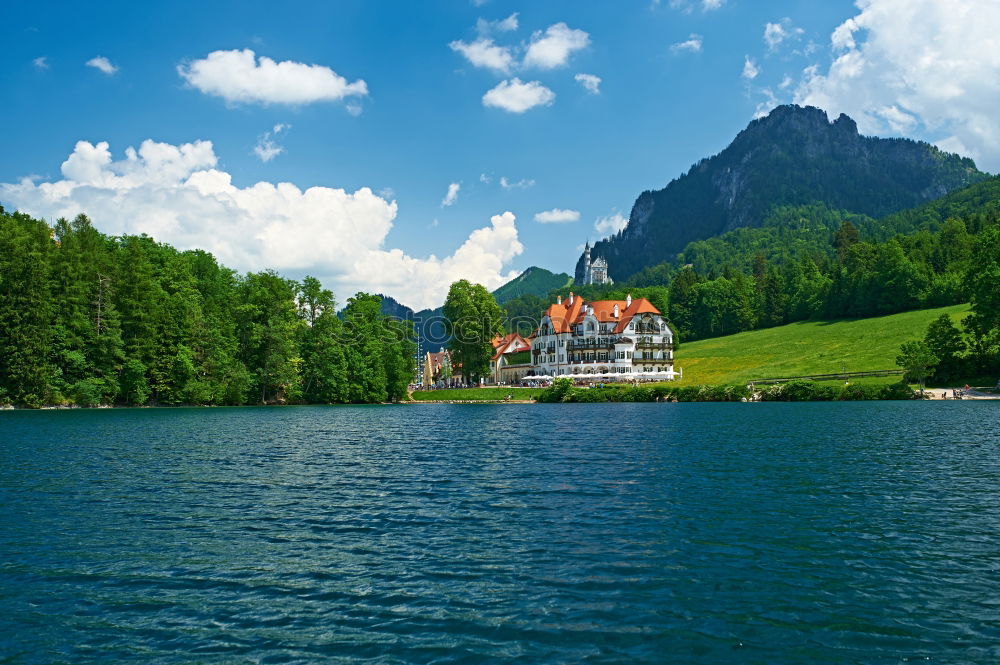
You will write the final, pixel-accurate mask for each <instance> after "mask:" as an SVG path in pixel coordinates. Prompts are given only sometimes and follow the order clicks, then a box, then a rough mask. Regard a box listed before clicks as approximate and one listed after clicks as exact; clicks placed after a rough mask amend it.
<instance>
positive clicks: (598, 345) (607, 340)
mask: <svg viewBox="0 0 1000 665" xmlns="http://www.w3.org/2000/svg"><path fill="white" fill-rule="evenodd" d="M619 340H621V337H597V338H594V337H591V338H590V339H579V340H570V341H569V342H567V344H566V348H567V349H569V350H587V349H610V348H612V347H614V345H615V343H616V342H618V341H619Z"/></svg>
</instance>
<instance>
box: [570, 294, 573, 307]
mask: <svg viewBox="0 0 1000 665" xmlns="http://www.w3.org/2000/svg"><path fill="white" fill-rule="evenodd" d="M569 304H570V305H572V304H573V292H572V291H570V292H569Z"/></svg>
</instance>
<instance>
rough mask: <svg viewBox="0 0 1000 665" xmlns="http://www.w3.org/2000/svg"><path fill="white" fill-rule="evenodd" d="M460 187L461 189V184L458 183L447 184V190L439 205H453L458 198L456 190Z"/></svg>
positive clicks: (443, 206)
mask: <svg viewBox="0 0 1000 665" xmlns="http://www.w3.org/2000/svg"><path fill="white" fill-rule="evenodd" d="M460 189H462V185H461V184H460V183H457V182H453V183H451V184H450V185H448V191H447V193H445V195H444V198H443V199H441V207H442V208H445V207H447V206H450V205H453V204H454V203H455V201H457V200H458V190H460Z"/></svg>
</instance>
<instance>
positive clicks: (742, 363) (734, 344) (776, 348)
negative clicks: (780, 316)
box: [674, 305, 969, 385]
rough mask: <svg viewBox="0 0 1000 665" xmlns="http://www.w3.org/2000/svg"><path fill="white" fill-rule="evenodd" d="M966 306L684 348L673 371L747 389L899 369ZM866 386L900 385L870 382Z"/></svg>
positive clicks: (796, 327) (690, 379) (691, 380)
mask: <svg viewBox="0 0 1000 665" xmlns="http://www.w3.org/2000/svg"><path fill="white" fill-rule="evenodd" d="M968 312H969V306H968V305H953V306H951V307H940V308H937V309H924V310H919V311H915V312H904V313H902V314H892V315H890V316H880V317H876V318H871V319H846V320H839V321H807V322H802V323H792V324H789V325H786V326H780V327H777V328H768V329H767V330H753V331H750V332H744V333H739V334H736V335H729V336H728V337H716V338H713V339H705V340H700V341H697V342H689V343H682V344H681V345H680V348H678V349H677V351H676V353H675V356H674V357H675V369H676V368H683V369H684V379H683V381H682V384H708V385H718V384H731V383H746V382H747V381H749V380H750V379H760V378H769V377H782V376H803V375H808V374H830V373H834V372H840V371H843V370H845V369H846V371H848V372H865V371H869V370H878V369H897V367H896V354H897V353H898V351H899V345H900V344H902V343H903V342H905V341H908V340H912V339H918V338H922V337H923V336H924V331H925V330H926V329H927V324H929V323H930V322H931V320H933V319H935V318H937V317H938V316H940V315H941V314H948V315H950V316H951V317H952V319H953V320H954V321H956V322H958V321H959V320H961V319H962V318H963V317H964V316H965V315H966V314H967V313H968ZM867 380H868V381H898V380H899V379H898V377H891V378H888V379H867Z"/></svg>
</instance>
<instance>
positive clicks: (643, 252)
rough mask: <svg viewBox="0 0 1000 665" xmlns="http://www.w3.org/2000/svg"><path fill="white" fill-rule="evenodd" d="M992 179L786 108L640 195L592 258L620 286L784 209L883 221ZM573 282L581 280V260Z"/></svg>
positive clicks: (949, 158) (969, 165)
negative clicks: (821, 209) (696, 245)
mask: <svg viewBox="0 0 1000 665" xmlns="http://www.w3.org/2000/svg"><path fill="white" fill-rule="evenodd" d="M988 177H989V176H988V174H985V173H983V172H981V171H979V170H978V169H977V168H976V165H975V163H974V162H973V161H972V160H971V159H968V158H964V157H960V156H958V155H954V154H948V153H945V152H942V151H941V150H939V149H938V148H936V147H934V146H932V145H930V144H928V143H924V142H920V141H912V140H909V139H884V138H877V137H867V136H861V135H860V134H858V130H857V125H856V124H855V122H854V121H853V120H852V119H851V118H849V117H847V116H846V115H841V116H840V117H838V118H837V119H836V120H835V121H833V122H830V121H829V120H828V119H827V115H826V113H825V112H824V111H822V110H821V109H818V108H815V107H799V106H791V105H790V106H779V107H778V108H776V109H774V110H773V111H772V112H771V113H770V114H769V115H768V116H766V117H763V118H759V119H757V120H754V121H753V122H751V123H750V124H749V126H748V127H747V128H746V129H745V130H743V131H742V132H740V133H739V134H738V135H737V137H736V138H735V139H734V140H733V142H732V143H731V144H730V145H729V146H728V147H727V148H726V149H725V150H723V151H722V152H720V153H719V154H717V155H715V156H713V157H710V158H707V159H703V160H701V161H700V162H698V163H697V164H695V165H694V166H692V167H691V169H690V170H689V171H688V172H687V173H686V174H684V175H682V176H680V177H679V178H677V179H675V180H673V181H672V182H670V183H669V184H668V185H667V186H666V187H665V188H663V189H661V190H658V191H645V192H643V193H642V194H640V195H639V197H638V199H637V200H636V202H635V204H634V205H633V207H632V211H631V213H630V215H629V223H628V226H627V227H626V228H625V229H624V230H623V231H621V232H619V233H618V234H616V235H615V236H613V237H611V238H608V239H606V240H602V241H600V242H598V243H597V244H596V245H595V246H594V248H593V251H592V255H593V256H595V257H596V256H602V257H604V258H605V259H607V261H608V264H609V270H610V273H611V276H612V277H613V278H614V279H616V280H618V281H621V280H623V279H625V278H627V277H629V276H630V275H632V274H634V273H636V272H638V271H639V270H641V269H642V268H645V267H648V266H651V265H655V264H657V263H660V262H663V261H665V260H669V259H671V258H673V257H674V256H675V255H676V254H677V253H678V252H680V251H682V250H683V249H684V247H685V246H686V245H687V244H688V243H690V242H692V241H696V240H704V239H707V238H711V237H714V236H717V235H720V234H722V233H726V232H727V231H732V230H734V229H739V228H748V227H759V226H761V225H762V224H763V223H764V222H765V220H766V219H767V218H768V216H769V215H770V214H771V213H772V211H773V210H774V209H775V208H779V207H782V206H800V205H812V204H822V205H824V206H826V207H828V208H830V209H834V210H842V211H849V212H851V213H855V214H861V215H866V216H868V217H872V218H879V217H884V216H886V215H889V214H890V213H894V212H897V211H899V210H904V209H906V208H912V207H914V206H917V205H919V204H921V203H925V202H927V201H931V200H934V199H937V198H940V197H942V196H944V195H946V194H948V193H949V192H951V191H953V190H955V189H958V188H962V187H965V186H968V185H970V184H973V183H976V182H979V181H982V180H984V179H986V178H988ZM575 277H576V280H577V282H580V281H582V277H583V264H582V257H581V259H580V260H579V261H578V262H577V266H576V274H575Z"/></svg>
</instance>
